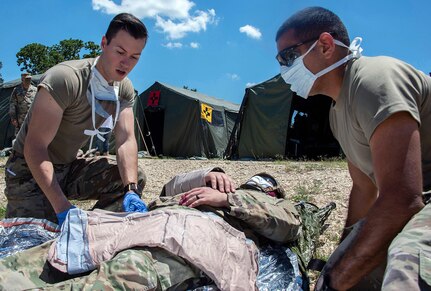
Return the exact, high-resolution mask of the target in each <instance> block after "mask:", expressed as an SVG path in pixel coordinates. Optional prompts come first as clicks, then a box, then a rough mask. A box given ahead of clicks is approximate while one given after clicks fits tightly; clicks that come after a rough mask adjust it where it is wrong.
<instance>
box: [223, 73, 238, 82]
mask: <svg viewBox="0 0 431 291" xmlns="http://www.w3.org/2000/svg"><path fill="white" fill-rule="evenodd" d="M226 75H227V77H228V78H229V79H232V80H234V81H236V80H239V79H240V77H239V76H238V75H237V74H231V73H227V74H226Z"/></svg>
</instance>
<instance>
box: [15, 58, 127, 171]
mask: <svg viewBox="0 0 431 291" xmlns="http://www.w3.org/2000/svg"><path fill="white" fill-rule="evenodd" d="M94 60H95V59H84V60H75V61H67V62H64V63H61V64H58V65H56V66H54V67H52V68H51V69H49V70H48V71H47V72H46V73H45V75H44V76H43V77H42V79H41V81H40V84H39V85H38V87H39V88H40V87H43V88H45V89H46V90H48V92H49V93H50V94H51V95H52V97H53V98H54V100H55V101H56V102H57V103H58V105H59V106H60V107H61V108H62V109H63V110H64V112H63V118H62V120H61V123H60V126H59V128H58V131H57V134H56V135H55V137H54V139H53V141H52V142H51V144H50V145H49V146H48V152H49V156H50V159H51V161H52V162H53V163H54V164H66V163H70V162H72V161H73V160H75V158H76V154H77V152H78V150H79V149H80V148H81V147H83V146H84V145H85V144H86V143H87V141H88V140H89V138H90V137H89V136H88V135H85V134H84V130H86V129H90V130H92V129H94V128H93V124H92V119H91V104H90V103H89V101H88V98H87V88H88V84H89V80H90V74H91V66H92V64H93V63H94ZM119 96H120V104H121V105H120V108H121V109H120V110H122V109H124V108H126V107H132V106H133V102H134V96H135V91H134V88H133V85H132V83H131V82H130V80H129V79H127V78H125V79H124V80H123V81H121V82H120V90H119ZM36 99H37V95H36ZM36 99H35V100H36ZM32 110H33V107H32V108H30V110H29V112H28V117H27V119H26V120H25V122H24V125H23V128H22V129H21V131H20V132H19V134H18V136H17V140H16V141H15V143H14V146H13V148H14V150H16V151H18V152H20V153H23V152H24V140H25V137H26V135H27V130H28V122H29V120H31V115H32ZM104 120H105V118H103V117H101V116H99V115H98V114H96V128H97V127H99V126H100V125H101V124H102V123H103V121H104Z"/></svg>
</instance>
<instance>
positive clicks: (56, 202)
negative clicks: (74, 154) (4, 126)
mask: <svg viewBox="0 0 431 291" xmlns="http://www.w3.org/2000/svg"><path fill="white" fill-rule="evenodd" d="M37 95H38V97H37V98H35V101H34V104H33V106H34V108H33V114H32V117H31V120H30V122H29V128H28V132H27V137H26V139H25V144H24V156H25V160H26V161H27V164H28V167H29V168H30V170H31V173H32V175H33V177H34V179H35V180H36V182H37V184H38V185H39V187H40V188H41V189H42V191H43V193H44V194H45V195H46V197H47V198H48V200H49V202H50V203H51V205H52V207H53V208H54V211H55V213H60V212H62V211H64V210H66V209H68V208H70V207H71V204H70V202H69V201H68V200H67V198H66V196H65V195H64V193H63V191H62V190H61V188H60V186H59V184H58V181H57V179H56V177H55V175H54V168H53V164H52V162H51V161H50V159H49V155H48V146H49V144H50V143H51V141H52V140H53V139H54V136H55V134H56V133H57V130H58V127H59V125H60V122H61V119H62V116H63V110H62V109H61V108H60V106H59V105H58V104H57V102H56V101H55V100H54V99H53V98H52V96H51V94H50V93H49V92H48V91H47V90H46V89H44V88H40V89H39V91H38V93H37Z"/></svg>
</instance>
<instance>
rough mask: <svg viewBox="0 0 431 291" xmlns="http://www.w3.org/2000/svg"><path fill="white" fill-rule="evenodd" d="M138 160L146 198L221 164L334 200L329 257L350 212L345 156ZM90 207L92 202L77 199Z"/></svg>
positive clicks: (292, 193) (305, 195)
mask: <svg viewBox="0 0 431 291" xmlns="http://www.w3.org/2000/svg"><path fill="white" fill-rule="evenodd" d="M5 162H6V158H0V209H1V208H3V209H4V208H5V206H6V198H5V196H4V164H5ZM139 164H140V165H141V166H142V167H143V169H144V170H145V173H146V175H147V185H146V187H145V189H144V192H143V198H144V200H146V201H147V202H148V201H150V200H151V199H152V198H154V197H156V196H157V195H158V194H159V193H160V190H161V189H162V186H163V185H164V184H165V183H166V182H167V181H169V179H171V178H172V177H173V176H175V175H176V174H178V173H184V172H187V171H191V170H194V169H199V168H207V167H221V168H222V169H224V170H225V172H226V173H227V174H228V175H230V176H231V177H232V179H233V180H234V181H235V182H236V183H237V185H239V184H241V183H242V182H245V181H246V180H247V179H248V178H249V177H251V176H253V175H254V174H257V173H259V172H267V173H269V174H272V175H273V176H274V177H275V178H276V179H277V180H278V181H279V182H280V183H281V185H282V186H283V187H284V189H285V190H286V192H287V196H288V197H289V199H291V200H292V201H295V202H296V201H299V200H305V201H309V202H312V203H314V204H316V205H318V206H324V205H326V204H327V203H329V202H331V201H333V202H335V203H336V204H337V208H336V209H335V210H334V211H333V212H332V214H331V216H330V217H329V219H328V222H329V227H328V229H327V230H326V231H325V233H324V234H323V235H322V236H321V239H320V244H321V246H319V249H318V257H320V258H324V259H327V258H328V257H329V255H330V254H331V253H332V251H333V250H334V249H335V246H336V244H337V242H338V240H339V237H340V234H341V231H342V228H343V225H344V220H345V217H346V213H347V200H348V194H349V191H350V187H351V180H350V177H349V173H348V170H347V164H346V162H345V161H342V160H333V161H320V162H309V161H300V162H297V161H228V160H178V159H158V158H144V159H139ZM76 204H78V205H79V207H82V208H87V206H88V207H90V206H91V205H90V204H85V203H81V204H80V203H76Z"/></svg>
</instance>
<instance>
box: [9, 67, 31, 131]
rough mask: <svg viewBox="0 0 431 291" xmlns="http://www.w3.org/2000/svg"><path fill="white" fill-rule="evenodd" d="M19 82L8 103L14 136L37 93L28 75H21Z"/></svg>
mask: <svg viewBox="0 0 431 291" xmlns="http://www.w3.org/2000/svg"><path fill="white" fill-rule="evenodd" d="M21 82H22V83H21V86H17V87H15V89H13V91H12V94H11V96H10V102H9V103H10V106H9V115H10V119H11V122H12V124H13V126H15V136H16V135H17V134H18V131H19V129H20V128H21V125H22V124H23V122H24V119H25V116H26V115H27V112H28V110H29V109H30V106H31V103H33V100H34V96H35V95H36V92H37V89H36V87H35V86H33V85H32V84H31V75H30V74H29V73H22V74H21Z"/></svg>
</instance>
